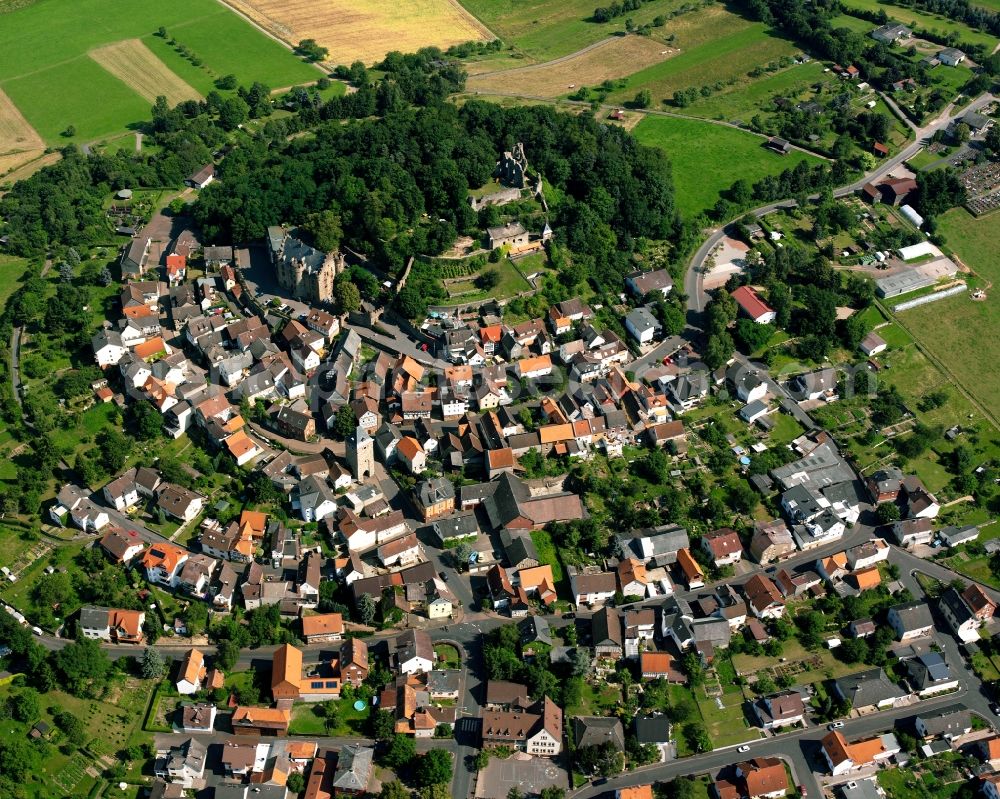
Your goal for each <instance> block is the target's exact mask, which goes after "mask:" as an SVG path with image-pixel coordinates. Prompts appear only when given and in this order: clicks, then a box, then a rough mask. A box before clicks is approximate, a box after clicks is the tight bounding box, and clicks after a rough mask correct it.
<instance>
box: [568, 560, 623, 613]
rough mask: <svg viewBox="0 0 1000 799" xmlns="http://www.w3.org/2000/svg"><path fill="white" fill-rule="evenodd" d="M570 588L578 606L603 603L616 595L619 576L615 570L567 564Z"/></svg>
mask: <svg viewBox="0 0 1000 799" xmlns="http://www.w3.org/2000/svg"><path fill="white" fill-rule="evenodd" d="M566 571H567V573H568V575H569V584H570V590H571V591H572V593H573V601H574V604H575V605H577V607H580V606H583V605H586V606H589V607H594V606H598V605H603V604H604V603H605V602H607V601H608V600H609V599H611V598H612V597H613V596H614V595H615V591H616V590H617V588H618V578H617V575H616V574H615V572H600V571H598V572H594V571H589V570H586V569H585V570H582V571H581V570H579V569H577V568H576V567H575V566H567V567H566Z"/></svg>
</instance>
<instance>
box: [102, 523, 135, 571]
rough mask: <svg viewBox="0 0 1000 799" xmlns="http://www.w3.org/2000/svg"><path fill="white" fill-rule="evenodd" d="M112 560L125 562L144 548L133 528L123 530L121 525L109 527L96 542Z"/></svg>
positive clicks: (129, 560)
mask: <svg viewBox="0 0 1000 799" xmlns="http://www.w3.org/2000/svg"><path fill="white" fill-rule="evenodd" d="M98 545H99V546H100V547H101V549H102V550H104V554H105V555H107V556H108V557H109V558H110V559H111V560H112V562H114V563H118V564H127V563H130V562H131V561H132V559H133V558H135V557H136V556H137V555H140V554H141V553H142V551H143V549H144V548H145V544H144V543H143V541H142V538H140V537H139V533H138V532H136V531H135V530H125V529H123V528H121V527H111V528H110V529H109V530H108V532H106V533H105V534H104V536H103V537H102V538H101V539H100V541H99V542H98Z"/></svg>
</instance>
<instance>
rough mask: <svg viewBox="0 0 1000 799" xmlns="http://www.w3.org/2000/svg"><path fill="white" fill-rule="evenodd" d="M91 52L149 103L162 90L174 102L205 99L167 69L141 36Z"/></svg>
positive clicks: (168, 100) (98, 61) (171, 103)
mask: <svg viewBox="0 0 1000 799" xmlns="http://www.w3.org/2000/svg"><path fill="white" fill-rule="evenodd" d="M89 55H90V57H91V58H93V59H94V60H95V61H96V62H97V63H98V64H100V65H101V66H102V67H104V68H105V69H106V70H107V71H108V72H110V73H111V74H112V75H114V76H115V77H116V78H118V79H119V80H120V81H121V82H122V83H124V84H125V85H126V86H128V87H129V88H130V89H132V90H133V91H134V92H135V93H136V94H138V95H139V96H140V97H142V98H144V99H145V100H146V101H147V102H149V103H153V102H155V101H156V98H157V97H158V96H159V95H161V94H162V95H163V96H164V97H166V98H167V102H168V103H169V104H170V105H171V106H175V105H177V104H178V103H182V102H184V101H185V100H200V99H201V95H200V94H198V92H196V91H195V90H194V89H192V88H191V87H190V86H188V85H187V84H186V83H185V82H184V81H182V80H181V79H180V78H178V77H177V76H176V75H175V74H174V73H173V72H171V71H170V70H169V69H167V67H166V65H165V64H164V63H163V62H162V61H160V59H158V58H157V57H156V55H155V54H154V53H153V51H152V50H150V49H149V48H148V47H146V45H145V44H143V43H142V41H140V40H139V39H126V40H125V41H122V42H115V43H114V44H108V45H105V46H104V47H98V48H97V49H95V50H91V51H90V53H89Z"/></svg>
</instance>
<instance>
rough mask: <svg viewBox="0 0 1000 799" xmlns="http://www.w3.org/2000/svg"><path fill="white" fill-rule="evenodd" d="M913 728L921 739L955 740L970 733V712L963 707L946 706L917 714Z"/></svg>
mask: <svg viewBox="0 0 1000 799" xmlns="http://www.w3.org/2000/svg"><path fill="white" fill-rule="evenodd" d="M913 726H914V727H915V728H916V731H917V735H919V736H920V737H921V738H937V737H942V738H946V739H951V738H957V737H959V736H961V735H965V734H966V733H968V732H971V731H972V711H970V710H969V709H968V708H967V707H965V706H964V705H948V707H943V708H941V709H940V710H933V711H928V712H926V713H920V714H918V715H917V717H916V718H915V719H914V722H913Z"/></svg>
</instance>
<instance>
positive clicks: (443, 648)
mask: <svg viewBox="0 0 1000 799" xmlns="http://www.w3.org/2000/svg"><path fill="white" fill-rule="evenodd" d="M434 659H435V661H436V663H435V668H438V669H457V668H459V667H461V665H462V658H461V656H460V655H459V654H458V650H457V649H455V647H453V646H452V645H451V644H435V645H434Z"/></svg>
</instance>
